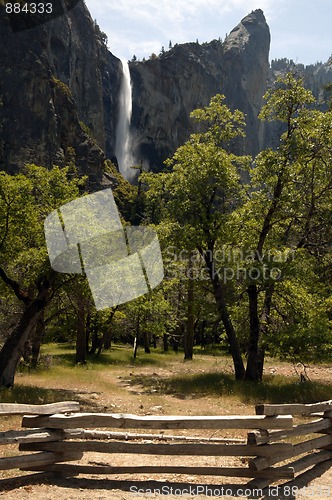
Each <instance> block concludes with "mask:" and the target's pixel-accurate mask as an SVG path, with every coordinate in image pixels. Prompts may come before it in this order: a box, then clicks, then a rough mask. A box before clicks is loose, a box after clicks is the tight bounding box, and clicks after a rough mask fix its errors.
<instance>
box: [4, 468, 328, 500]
mask: <svg viewBox="0 0 332 500" xmlns="http://www.w3.org/2000/svg"><path fill="white" fill-rule="evenodd" d="M331 467H332V460H329V461H326V462H323V463H321V464H317V465H315V466H314V467H312V468H311V469H310V470H309V471H306V472H304V473H303V474H301V475H299V476H298V477H297V478H296V479H294V480H292V481H289V482H287V483H285V484H284V485H282V486H273V485H271V486H269V487H268V488H265V489H261V488H260V487H259V486H255V483H254V482H253V481H250V482H249V483H247V484H242V485H240V484H224V485H215V484H204V483H202V484H201V483H200V484H197V483H189V482H188V483H184V482H174V481H169V482H167V481H152V480H149V481H128V480H123V481H120V480H112V479H87V478H77V477H54V476H52V474H51V473H37V474H30V475H26V476H21V477H16V478H9V479H3V480H1V481H0V491H1V492H5V491H11V490H15V489H16V488H20V487H24V486H28V485H29V486H31V485H36V484H47V485H49V486H56V487H59V488H65V489H71V490H80V491H82V490H89V491H91V496H92V497H93V490H108V491H111V490H117V491H121V492H129V493H131V494H133V495H136V496H137V495H139V496H142V495H144V494H145V495H149V496H154V497H156V498H158V497H157V496H156V495H159V496H168V495H174V496H176V497H180V496H181V495H192V496H197V495H203V496H204V495H205V496H207V497H220V496H221V497H222V496H230V497H232V496H233V497H242V498H248V499H266V500H267V499H271V498H278V499H279V500H284V499H288V500H294V499H296V497H297V494H298V493H301V491H300V490H301V488H304V495H305V496H306V491H305V488H309V489H311V491H313V492H314V491H315V489H314V487H310V484H309V483H310V482H311V481H313V480H314V479H317V478H319V477H321V476H322V475H323V474H324V473H325V472H327V471H328V470H329V469H330V468H331ZM324 487H325V488H327V489H328V488H329V485H328V484H326V485H324V486H323V485H321V486H320V487H317V490H318V489H321V490H322V493H323V492H324ZM307 491H308V490H307ZM32 493H33V492H32ZM319 497H321V498H323V497H322V496H321V495H320V496H319ZM311 498H317V497H316V496H313V495H311Z"/></svg>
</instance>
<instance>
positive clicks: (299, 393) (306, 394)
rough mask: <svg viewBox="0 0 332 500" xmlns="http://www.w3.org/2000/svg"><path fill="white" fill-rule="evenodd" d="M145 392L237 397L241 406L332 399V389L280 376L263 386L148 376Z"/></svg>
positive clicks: (215, 377) (209, 377) (225, 378)
mask: <svg viewBox="0 0 332 500" xmlns="http://www.w3.org/2000/svg"><path fill="white" fill-rule="evenodd" d="M136 382H139V383H141V384H142V385H143V387H146V388H149V389H150V388H151V387H153V388H155V389H156V390H157V391H158V393H159V394H160V393H163V394H173V395H183V394H185V395H187V396H188V395H191V396H193V397H197V398H198V397H203V396H218V397H234V398H238V399H240V401H241V402H242V403H246V404H255V403H259V402H268V403H314V402H318V401H324V400H328V399H332V385H330V384H327V383H322V382H310V381H306V382H304V383H300V382H299V381H298V380H297V379H296V378H294V377H285V376H281V375H268V376H265V378H264V380H263V382H258V383H257V382H251V381H242V380H240V381H239V380H234V376H233V375H230V374H224V373H220V372H210V373H199V374H189V375H188V374H184V375H176V376H174V377H170V378H161V377H159V378H158V379H157V380H156V379H154V378H152V377H149V376H144V375H143V376H138V377H136Z"/></svg>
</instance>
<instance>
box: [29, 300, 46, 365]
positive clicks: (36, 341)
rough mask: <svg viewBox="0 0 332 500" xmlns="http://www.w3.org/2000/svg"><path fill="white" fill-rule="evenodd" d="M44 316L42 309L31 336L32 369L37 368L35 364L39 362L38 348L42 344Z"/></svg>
mask: <svg viewBox="0 0 332 500" xmlns="http://www.w3.org/2000/svg"><path fill="white" fill-rule="evenodd" d="M44 315H45V309H43V310H42V312H41V315H40V319H39V321H38V323H37V325H36V329H35V333H34V335H33V338H32V341H31V367H32V368H37V364H38V361H39V355H40V346H41V343H42V339H43V333H44V329H45V325H44Z"/></svg>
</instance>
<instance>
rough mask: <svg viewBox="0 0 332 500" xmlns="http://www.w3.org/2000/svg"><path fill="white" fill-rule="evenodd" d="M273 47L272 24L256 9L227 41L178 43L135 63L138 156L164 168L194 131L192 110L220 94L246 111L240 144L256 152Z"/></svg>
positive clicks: (134, 130)
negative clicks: (271, 40)
mask: <svg viewBox="0 0 332 500" xmlns="http://www.w3.org/2000/svg"><path fill="white" fill-rule="evenodd" d="M269 47H270V33H269V28H268V26H267V24H266V21H265V18H264V14H263V12H262V11H261V10H256V11H254V12H252V13H251V14H249V15H248V16H246V17H245V18H244V19H243V20H242V21H241V22H240V24H239V25H238V26H236V28H234V30H233V31H232V32H231V33H230V34H229V36H228V37H227V38H226V40H225V41H224V42H221V41H220V40H219V41H218V40H214V41H212V42H210V43H205V44H202V45H200V44H198V43H187V44H183V45H177V46H175V47H174V48H173V49H171V50H170V51H168V52H166V53H164V54H161V55H160V56H159V57H155V58H150V60H148V61H146V62H134V63H132V64H131V66H130V69H131V77H132V82H133V119H132V135H133V141H134V144H135V147H136V157H137V159H138V161H140V160H148V161H149V163H150V165H151V166H152V167H157V168H158V167H160V166H161V164H162V161H163V160H164V159H165V158H166V157H167V156H169V155H171V154H172V153H173V152H174V151H175V150H176V148H177V147H178V146H179V145H181V144H182V143H183V142H184V141H185V140H186V139H187V138H188V136H189V134H190V132H191V131H192V123H191V122H190V119H189V115H190V112H191V111H193V110H194V109H195V108H198V107H202V106H206V105H207V104H208V103H209V101H210V99H211V97H212V96H214V95H215V94H217V93H221V94H224V95H225V96H226V102H227V104H228V105H229V106H230V107H231V108H232V109H235V108H238V109H240V110H242V111H243V112H244V113H245V114H246V115H247V131H246V132H247V138H246V140H245V142H244V143H243V144H242V145H239V146H238V147H239V148H240V149H242V151H241V152H247V153H251V154H255V153H257V152H258V150H259V148H260V147H261V146H262V144H263V140H264V136H263V130H262V126H261V124H260V123H259V121H258V119H257V116H258V113H259V110H260V108H261V106H262V96H263V94H264V92H265V90H266V85H267V79H268V72H269V61H268V55H269Z"/></svg>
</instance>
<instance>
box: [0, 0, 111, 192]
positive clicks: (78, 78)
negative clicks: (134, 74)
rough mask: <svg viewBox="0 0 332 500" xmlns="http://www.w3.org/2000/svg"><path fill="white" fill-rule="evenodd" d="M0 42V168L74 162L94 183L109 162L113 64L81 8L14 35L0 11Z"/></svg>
mask: <svg viewBox="0 0 332 500" xmlns="http://www.w3.org/2000/svg"><path fill="white" fill-rule="evenodd" d="M0 40H1V43H0V61H1V74H0V100H1V101H0V102H1V104H2V106H1V110H0V112H1V115H0V126H1V143H0V166H1V167H2V168H4V169H6V170H9V171H12V170H15V169H17V168H20V167H22V165H24V163H28V162H34V163H37V164H41V165H44V166H52V165H53V164H58V165H64V164H65V163H66V162H68V161H69V160H70V159H72V158H73V157H75V159H76V162H77V166H78V168H79V170H80V171H81V172H82V173H85V174H88V175H89V177H90V180H91V182H92V183H95V182H97V183H99V182H100V181H101V177H102V167H103V162H104V157H105V154H106V155H107V156H112V154H113V137H114V130H115V124H116V119H117V116H116V115H117V95H118V92H119V73H120V61H119V60H118V59H117V58H116V57H114V56H113V55H112V54H111V53H110V52H109V51H108V49H107V47H106V43H105V36H104V34H103V33H101V32H100V30H99V28H98V26H97V25H96V24H95V23H93V21H92V19H91V17H90V14H89V12H88V10H87V8H86V7H85V4H84V3H83V2H79V3H78V4H77V5H76V7H75V8H74V9H72V10H70V11H68V12H67V13H66V14H65V15H62V16H60V17H58V18H56V19H54V20H52V21H50V22H48V23H46V24H41V25H40V26H35V27H33V28H31V29H27V30H22V31H19V32H13V31H12V29H11V25H10V23H9V20H8V17H7V16H6V15H5V13H4V11H2V12H1V13H0Z"/></svg>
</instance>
